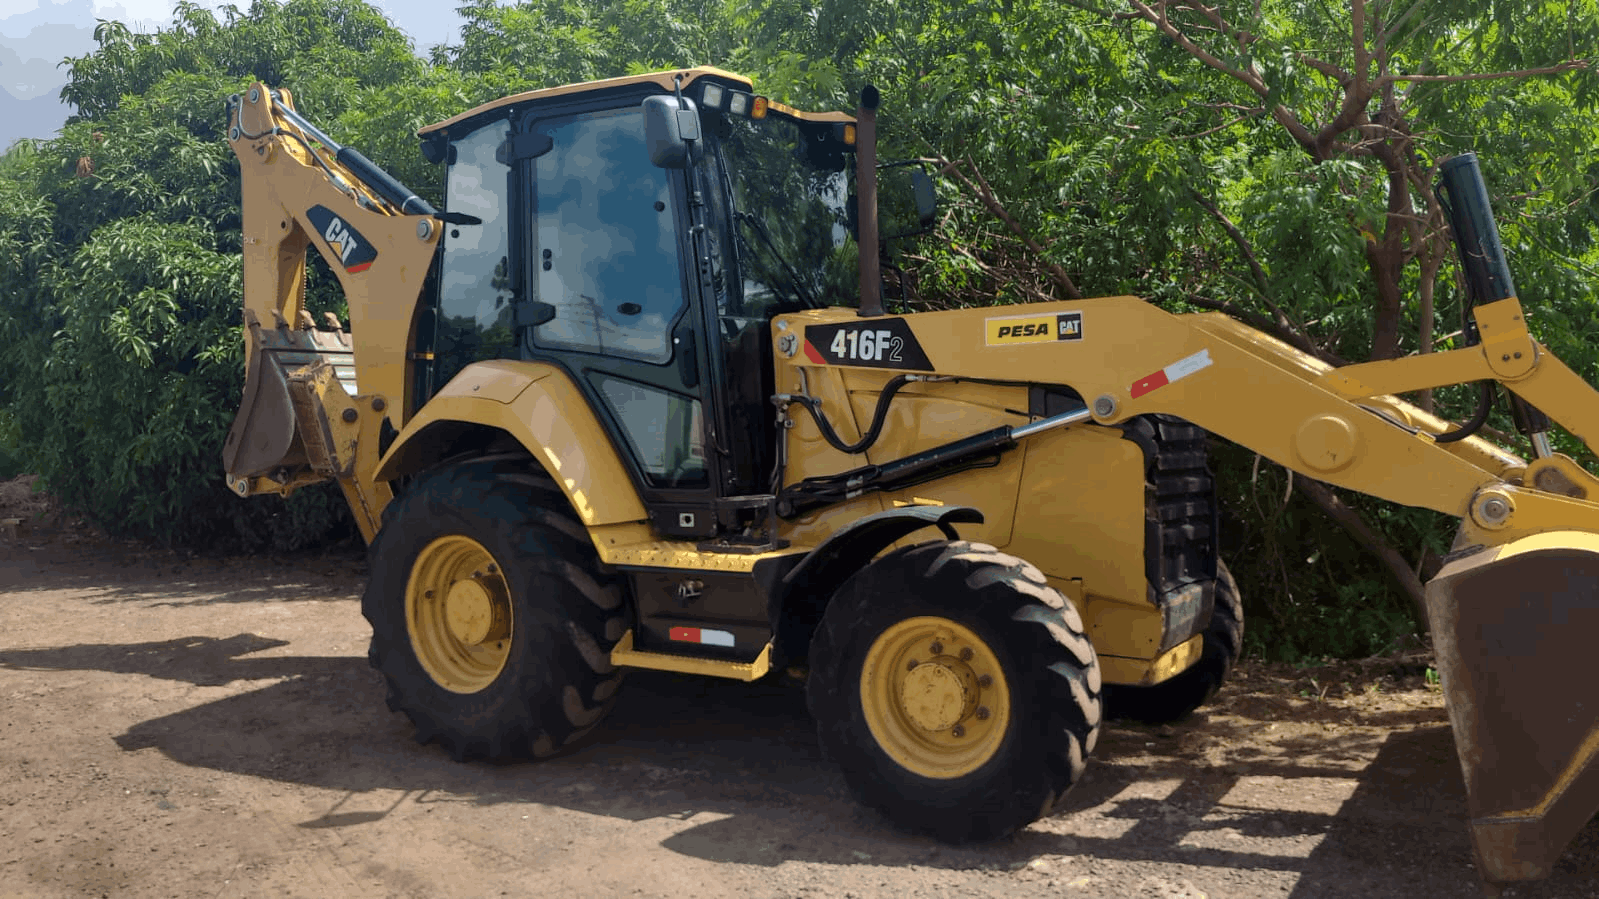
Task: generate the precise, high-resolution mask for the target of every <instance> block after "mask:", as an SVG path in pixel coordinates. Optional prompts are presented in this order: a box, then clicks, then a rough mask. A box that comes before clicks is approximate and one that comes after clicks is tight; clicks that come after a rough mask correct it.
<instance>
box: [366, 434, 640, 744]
mask: <svg viewBox="0 0 1599 899" xmlns="http://www.w3.org/2000/svg"><path fill="white" fill-rule="evenodd" d="M525 464H526V463H525V460H524V461H523V462H521V463H520V464H519V463H518V462H514V461H509V460H504V459H499V460H492V461H491V460H483V461H469V462H464V463H459V464H455V465H451V466H449V467H446V468H441V469H437V470H434V471H432V472H429V473H426V474H423V475H421V476H420V477H418V478H417V480H416V481H415V483H414V484H413V485H412V486H411V489H410V490H408V491H407V492H406V493H405V494H404V495H403V496H401V497H400V498H398V499H396V500H395V502H394V503H392V504H391V505H390V506H389V508H388V509H386V510H385V514H384V523H383V528H382V530H381V531H380V532H379V533H378V535H377V538H376V539H375V540H374V541H373V542H372V547H371V549H370V551H369V557H370V560H371V570H372V574H371V579H370V580H369V582H368V584H367V589H366V592H365V594H363V596H362V598H361V612H362V614H363V615H365V616H366V618H367V620H368V621H369V622H370V623H371V625H372V645H371V650H370V652H369V653H368V657H369V659H370V661H371V663H372V665H373V667H375V668H377V669H378V670H379V671H380V672H382V673H383V676H384V678H385V680H386V681H387V683H388V703H389V708H390V709H393V710H397V711H402V712H404V713H405V714H406V716H407V717H409V718H410V719H411V721H412V723H413V724H415V726H416V736H417V740H418V741H419V742H423V743H427V742H434V741H436V742H438V743H440V744H442V745H443V746H444V748H445V749H446V750H447V751H448V752H449V753H450V755H451V756H452V757H454V758H455V759H456V760H458V761H459V760H465V759H471V758H488V759H516V758H529V757H533V758H542V757H545V756H550V755H554V754H556V753H557V752H559V751H560V750H562V749H563V748H565V747H568V746H570V745H572V744H573V743H575V742H576V741H577V740H578V739H580V738H581V737H582V736H583V735H584V734H586V733H588V732H589V731H590V730H591V729H593V727H594V726H595V725H596V724H597V723H598V722H599V720H600V719H601V718H602V717H603V716H604V714H605V713H606V712H607V711H608V710H609V709H610V706H611V704H612V702H613V701H614V698H615V695H616V690H617V687H618V686H619V684H620V681H621V673H620V672H618V671H616V670H615V669H614V668H613V667H612V665H611V663H610V651H611V647H612V646H614V645H615V643H616V641H617V640H618V639H620V638H621V636H622V632H623V630H624V629H625V627H626V622H625V617H624V616H625V605H624V602H623V595H622V590H621V586H620V584H619V583H618V582H617V581H616V580H615V579H613V578H612V577H610V576H608V575H606V574H604V573H603V572H602V571H601V570H600V566H599V564H598V559H597V558H596V556H595V553H594V549H593V546H592V544H591V543H590V542H589V539H588V535H587V532H585V531H584V529H583V527H582V526H581V525H580V524H578V522H577V521H575V520H574V519H573V518H572V517H571V515H570V512H569V511H568V510H567V505H566V499H565V497H564V496H563V495H562V494H561V492H560V490H559V489H558V488H556V486H555V485H554V483H553V482H551V481H550V480H549V479H548V478H546V477H544V476H542V475H539V474H529V473H527V472H526V470H525V469H524V468H523V467H522V466H523V465H525Z"/></svg>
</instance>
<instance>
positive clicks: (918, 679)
mask: <svg viewBox="0 0 1599 899" xmlns="http://www.w3.org/2000/svg"><path fill="white" fill-rule="evenodd" d="M861 709H862V710H863V711H864V712H865V713H866V726H867V727H868V728H870V729H871V732H872V736H873V737H874V738H876V740H877V745H878V746H881V747H882V748H883V751H884V752H886V753H888V755H889V757H890V758H892V759H894V761H896V762H898V763H899V764H900V765H902V766H904V767H905V768H906V769H908V770H910V771H912V772H914V773H916V774H919V775H921V776H923V777H932V778H939V779H948V778H954V777H962V776H964V775H966V774H970V773H971V772H973V771H976V770H977V769H978V768H981V767H982V766H983V765H984V764H986V763H987V762H988V760H989V759H991V758H993V757H994V753H995V752H997V751H998V750H999V744H1000V743H1001V742H1002V741H1003V740H1004V739H1005V730H1006V727H1007V726H1008V725H1009V723H1010V716H1011V708H1010V687H1009V685H1008V684H1006V682H1005V672H1004V671H1003V670H1002V669H1001V667H1000V663H999V657H998V656H996V655H995V654H994V651H993V650H992V649H990V648H989V647H988V644H987V643H985V642H984V641H983V639H982V638H981V637H979V636H977V634H976V633H975V632H974V631H972V630H971V629H970V628H968V627H966V626H964V625H961V624H957V623H955V622H953V621H950V620H949V619H947V618H935V617H919V618H907V619H905V620H904V621H900V622H897V623H896V624H894V625H893V626H892V627H890V628H889V629H888V630H886V631H884V632H883V633H882V634H880V635H879V636H878V638H877V639H876V640H875V641H874V642H873V643H872V646H871V648H870V649H868V650H867V651H866V660H865V663H864V664H863V665H862V667H861Z"/></svg>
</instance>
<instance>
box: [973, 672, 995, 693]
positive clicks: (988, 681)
mask: <svg viewBox="0 0 1599 899" xmlns="http://www.w3.org/2000/svg"><path fill="white" fill-rule="evenodd" d="M993 685H994V679H993V678H992V677H989V676H988V675H986V674H985V675H983V676H981V677H979V678H978V679H977V686H979V687H983V688H985V689H986V688H988V687H992V686H993Z"/></svg>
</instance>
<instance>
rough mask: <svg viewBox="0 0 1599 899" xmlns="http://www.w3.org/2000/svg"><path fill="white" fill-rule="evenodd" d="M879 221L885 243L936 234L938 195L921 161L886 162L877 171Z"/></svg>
mask: <svg viewBox="0 0 1599 899" xmlns="http://www.w3.org/2000/svg"><path fill="white" fill-rule="evenodd" d="M877 178H878V187H877V217H878V223H879V225H880V226H881V227H882V233H883V239H884V240H898V239H900V238H904V237H915V236H916V235H918V234H926V233H927V232H929V231H931V230H933V223H934V222H936V221H937V220H938V193H937V192H936V191H935V190H934V189H933V179H932V176H930V175H928V174H927V163H925V162H922V161H921V160H918V159H910V160H905V161H903V162H886V163H883V164H882V165H880V166H878V170H877Z"/></svg>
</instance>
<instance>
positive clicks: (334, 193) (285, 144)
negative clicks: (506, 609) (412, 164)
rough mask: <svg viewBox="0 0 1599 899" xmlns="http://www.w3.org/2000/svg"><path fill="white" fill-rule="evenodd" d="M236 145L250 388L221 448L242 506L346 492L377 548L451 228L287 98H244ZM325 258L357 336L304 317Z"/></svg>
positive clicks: (258, 93)
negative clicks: (419, 345)
mask: <svg viewBox="0 0 1599 899" xmlns="http://www.w3.org/2000/svg"><path fill="white" fill-rule="evenodd" d="M229 120H230V121H229V131H228V141H229V144H230V145H231V146H232V148H233V151H234V153H235V154H236V155H237V156H238V158H239V168H240V182H241V185H242V192H243V238H244V332H245V334H244V336H245V388H244V396H243V399H242V402H241V404H240V408H239V412H238V415H237V416H236V418H235V419H234V423H233V426H232V428H231V429H230V430H229V432H228V436H227V440H226V443H225V444H224V447H223V464H224V468H225V470H226V472H227V479H228V485H229V487H230V488H231V489H232V490H233V492H234V493H236V494H237V495H239V496H250V495H252V494H258V493H282V494H287V493H289V492H290V491H292V490H294V489H296V488H298V487H301V486H304V485H307V484H313V483H318V482H322V481H327V480H334V481H336V482H338V484H339V486H340V488H341V489H342V490H343V491H344V494H345V498H346V499H347V500H348V501H349V504H350V508H351V510H352V512H354V513H355V517H356V520H357V524H358V525H359V526H360V528H361V532H362V534H363V536H365V538H366V539H367V540H368V541H371V539H372V537H373V535H374V534H375V533H376V529H377V524H378V522H379V520H380V516H381V514H382V511H383V506H384V505H385V504H387V502H388V501H389V499H390V498H391V495H392V494H391V492H390V490H389V487H388V485H387V484H386V483H384V482H381V481H377V480H375V478H374V473H375V471H376V469H377V462H378V456H379V448H380V447H379V444H380V441H381V435H382V433H383V431H384V425H385V422H387V423H388V425H389V427H391V428H393V429H395V430H398V429H399V428H400V427H402V426H403V425H404V424H405V419H406V417H407V415H408V413H409V412H410V410H411V407H412V404H413V402H414V399H415V398H414V397H412V396H411V389H410V387H411V385H412V383H413V380H414V379H413V373H412V365H413V361H414V360H413V359H412V358H411V355H412V354H411V353H409V352H408V351H406V350H405V348H408V347H411V346H413V345H414V340H413V337H414V335H413V330H414V327H415V321H416V311H417V305H418V300H419V298H420V296H421V293H422V290H423V286H424V284H425V282H426V279H427V276H428V271H429V266H430V265H431V263H432V259H433V256H434V249H435V247H436V246H437V244H438V240H439V233H440V219H439V218H438V217H437V216H436V214H435V212H434V210H433V208H432V207H431V206H429V205H428V204H427V203H426V202H424V201H422V200H420V199H418V198H416V197H415V195H413V194H411V193H410V192H409V191H408V190H406V189H405V188H404V187H403V186H402V185H400V184H399V183H398V182H397V181H395V180H394V179H393V178H392V177H390V176H388V175H387V174H386V173H384V172H383V171H382V170H381V169H378V168H377V167H376V166H375V165H373V164H372V163H371V162H369V161H368V160H366V158H365V157H363V156H361V155H360V154H359V153H357V152H355V151H354V150H352V149H350V148H348V147H340V146H338V145H337V144H336V143H334V142H333V141H332V140H331V139H330V138H328V137H327V136H326V135H324V134H322V133H321V132H320V131H318V130H317V129H316V128H315V126H313V125H311V124H310V123H309V122H307V121H306V120H305V119H304V118H303V117H301V116H300V115H299V114H298V113H296V112H295V111H294V106H293V99H292V97H291V95H290V94H289V92H288V91H287V90H271V89H269V88H267V87H266V86H264V85H261V84H256V85H253V86H252V87H251V88H250V89H249V90H248V91H247V92H246V93H245V94H244V95H241V96H238V97H235V98H233V100H232V101H231V102H230V110H229ZM308 247H315V248H316V250H317V251H318V252H319V253H321V254H322V257H323V258H324V259H325V260H326V261H327V263H328V267H329V268H330V269H331V270H332V271H333V273H334V275H335V276H336V277H337V278H338V280H339V285H340V287H341V288H342V289H343V292H344V296H345V298H346V300H347V302H348V304H349V312H350V321H349V329H348V330H346V329H345V328H343V327H342V326H341V325H340V323H339V322H338V321H337V319H336V318H334V317H333V316H331V315H329V316H328V322H327V328H326V329H318V328H317V326H316V324H315V323H313V322H312V320H311V316H310V315H309V314H308V313H307V312H306V310H305V308H304V300H305V283H306V281H305V279H306V271H305V267H306V250H307V248H308Z"/></svg>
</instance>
